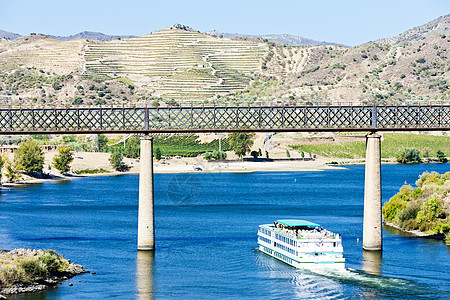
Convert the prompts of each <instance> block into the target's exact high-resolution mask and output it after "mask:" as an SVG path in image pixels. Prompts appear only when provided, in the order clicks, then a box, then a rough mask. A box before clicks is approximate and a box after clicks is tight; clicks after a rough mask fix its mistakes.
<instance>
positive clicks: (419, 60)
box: [416, 57, 426, 64]
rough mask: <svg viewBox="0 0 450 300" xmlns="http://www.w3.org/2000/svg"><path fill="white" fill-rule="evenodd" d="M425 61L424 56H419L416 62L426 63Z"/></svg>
mask: <svg viewBox="0 0 450 300" xmlns="http://www.w3.org/2000/svg"><path fill="white" fill-rule="evenodd" d="M425 62H426V60H425V58H423V57H421V58H419V59H416V63H419V64H424V63H425Z"/></svg>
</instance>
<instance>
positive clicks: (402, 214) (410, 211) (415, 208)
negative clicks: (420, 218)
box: [397, 202, 420, 222]
mask: <svg viewBox="0 0 450 300" xmlns="http://www.w3.org/2000/svg"><path fill="white" fill-rule="evenodd" d="M419 210H420V204H419V203H417V202H410V203H409V204H408V205H407V206H406V207H405V208H404V209H402V210H401V211H399V212H398V215H397V217H398V219H399V220H400V221H401V222H403V221H406V220H411V219H415V218H416V217H417V213H418V212H419Z"/></svg>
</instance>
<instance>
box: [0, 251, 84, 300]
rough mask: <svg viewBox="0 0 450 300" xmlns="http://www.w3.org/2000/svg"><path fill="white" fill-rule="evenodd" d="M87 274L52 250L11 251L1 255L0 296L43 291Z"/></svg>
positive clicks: (3, 252) (81, 268)
mask: <svg viewBox="0 0 450 300" xmlns="http://www.w3.org/2000/svg"><path fill="white" fill-rule="evenodd" d="M84 273H88V271H86V270H84V269H83V267H82V266H80V265H77V264H73V263H71V262H70V260H68V259H65V258H64V257H63V256H62V255H60V254H58V253H57V252H56V251H54V250H45V251H43V250H31V249H14V250H12V251H2V252H1V253H0V298H1V295H2V294H3V295H11V294H19V293H30V292H38V291H42V290H44V289H46V288H48V287H51V286H55V285H57V284H59V283H61V282H62V281H64V280H67V279H69V278H72V277H74V276H76V275H80V274H84Z"/></svg>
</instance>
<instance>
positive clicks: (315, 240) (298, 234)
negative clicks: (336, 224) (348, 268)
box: [258, 220, 345, 269]
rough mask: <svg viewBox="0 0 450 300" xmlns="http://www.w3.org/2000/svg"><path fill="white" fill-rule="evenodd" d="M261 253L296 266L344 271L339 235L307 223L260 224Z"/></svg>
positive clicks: (284, 221)
mask: <svg viewBox="0 0 450 300" xmlns="http://www.w3.org/2000/svg"><path fill="white" fill-rule="evenodd" d="M258 244H259V247H258V248H259V250H260V251H262V252H264V253H266V254H268V255H270V256H272V257H275V258H276V259H279V260H281V261H283V262H285V263H287V264H288V265H291V266H293V267H296V268H299V269H304V268H311V267H313V268H314V267H318V266H320V267H323V266H326V267H329V268H345V258H344V256H343V252H344V249H343V248H342V239H341V236H340V235H339V234H336V233H333V232H331V231H328V230H326V229H323V228H322V227H321V226H320V225H319V224H315V223H312V222H309V221H305V220H277V221H275V222H273V224H264V225H259V230H258Z"/></svg>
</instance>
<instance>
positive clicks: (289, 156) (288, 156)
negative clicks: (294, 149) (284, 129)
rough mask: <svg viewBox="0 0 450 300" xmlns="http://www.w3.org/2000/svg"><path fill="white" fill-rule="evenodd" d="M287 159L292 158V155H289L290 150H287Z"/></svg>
mask: <svg viewBox="0 0 450 300" xmlns="http://www.w3.org/2000/svg"><path fill="white" fill-rule="evenodd" d="M286 157H287V158H291V153H289V150H288V149H286Z"/></svg>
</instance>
